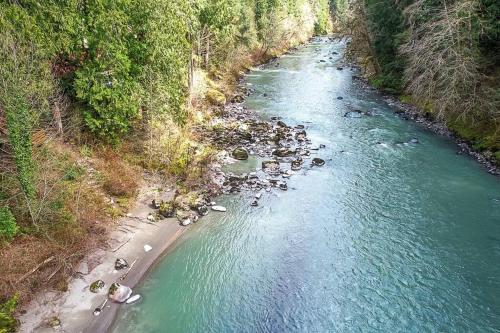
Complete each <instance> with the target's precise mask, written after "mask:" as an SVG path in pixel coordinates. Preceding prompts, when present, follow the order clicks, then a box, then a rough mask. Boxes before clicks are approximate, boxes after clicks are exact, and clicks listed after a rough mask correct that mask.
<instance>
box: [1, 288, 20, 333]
mask: <svg viewBox="0 0 500 333" xmlns="http://www.w3.org/2000/svg"><path fill="white" fill-rule="evenodd" d="M17 301H18V296H17V295H15V296H13V297H11V298H10V299H8V300H7V301H6V302H5V303H3V304H0V333H12V332H15V331H16V328H17V325H18V323H17V320H16V318H14V311H15V310H16V307H17Z"/></svg>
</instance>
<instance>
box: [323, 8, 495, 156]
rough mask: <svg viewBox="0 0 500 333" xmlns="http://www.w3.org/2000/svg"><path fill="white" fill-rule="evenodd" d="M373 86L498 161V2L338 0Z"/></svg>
mask: <svg viewBox="0 0 500 333" xmlns="http://www.w3.org/2000/svg"><path fill="white" fill-rule="evenodd" d="M332 6H333V10H334V12H335V14H334V16H335V21H336V24H337V27H338V28H339V29H340V30H341V31H343V32H347V33H348V34H350V35H351V36H352V43H351V45H350V55H351V57H352V58H353V59H354V60H356V61H357V62H358V63H359V64H362V65H363V68H364V71H365V74H366V76H367V77H368V78H369V79H370V81H371V83H372V84H373V85H374V86H376V87H379V88H382V89H385V90H386V91H388V92H391V93H395V94H398V95H400V96H401V99H402V101H404V102H410V103H412V104H416V105H417V106H419V107H420V108H421V109H422V110H423V112H425V113H426V114H427V116H428V117H431V118H434V119H438V120H441V121H444V122H445V123H446V125H447V126H448V127H449V128H450V129H452V130H453V131H455V132H456V133H457V135H458V136H459V137H462V138H465V139H467V140H469V141H470V142H471V143H472V145H473V147H474V148H475V149H477V150H479V151H483V152H484V153H485V154H486V155H487V156H490V157H492V158H495V157H496V160H497V163H500V125H499V121H500V83H499V82H500V72H499V71H498V68H499V65H500V38H499V37H500V26H499V21H498V17H499V15H500V6H499V5H498V3H497V2H495V1H491V0H454V1H441V0H406V1H393V0H382V1H378V0H377V1H372V0H351V1H345V0H336V1H335V2H334V3H333V4H332Z"/></svg>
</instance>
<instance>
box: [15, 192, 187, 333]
mask: <svg viewBox="0 0 500 333" xmlns="http://www.w3.org/2000/svg"><path fill="white" fill-rule="evenodd" d="M141 192H142V194H141V195H140V196H139V199H138V200H137V202H136V206H135V207H134V208H133V209H132V210H131V211H130V215H131V216H130V217H127V218H122V219H120V220H119V221H118V222H117V225H116V227H115V228H114V231H112V232H111V233H110V236H109V247H108V248H107V249H106V250H97V251H96V252H94V253H91V254H90V255H88V256H87V257H86V259H84V260H83V261H82V262H81V263H80V265H79V267H78V269H77V270H76V271H77V272H79V273H78V277H75V278H73V279H71V281H69V285H68V291H67V292H52V291H48V292H43V293H41V294H40V295H37V296H36V297H35V299H34V300H33V301H32V302H31V303H30V304H29V305H28V306H27V307H26V308H24V309H23V310H24V311H23V312H24V314H23V315H21V316H20V318H19V320H20V323H21V326H20V330H19V331H20V332H68V333H78V332H89V333H90V332H92V333H99V332H107V331H108V329H109V328H110V326H111V325H112V324H113V321H114V319H115V318H116V314H117V311H118V309H119V307H121V306H133V305H120V304H114V303H110V302H108V304H107V306H106V307H105V309H104V310H103V311H102V312H101V314H100V315H99V316H94V315H93V311H94V309H95V308H96V307H98V306H100V305H101V304H102V302H103V301H104V300H105V299H106V297H107V290H108V288H109V286H110V284H111V283H113V282H115V281H118V279H119V277H120V276H121V275H122V274H124V273H125V272H126V269H124V270H120V271H116V270H115V269H114V263H115V260H116V259H117V258H124V259H125V260H127V261H128V263H129V264H131V263H132V262H133V261H134V260H135V259H137V261H136V263H135V265H134V266H133V268H132V270H131V271H130V273H129V274H128V275H127V277H126V278H125V279H124V280H123V281H120V283H121V284H123V285H126V286H129V287H131V288H133V287H134V286H136V285H137V283H139V282H140V280H141V278H142V277H143V276H144V275H145V274H146V272H147V271H148V269H150V268H151V267H152V266H153V265H154V263H155V261H156V260H157V259H158V258H160V257H161V256H162V254H164V253H165V252H166V251H167V250H168V249H169V247H171V246H172V244H173V243H174V242H175V240H176V239H178V238H179V236H180V235H181V234H182V233H183V232H184V231H185V230H187V229H188V228H186V227H182V226H180V225H179V223H178V222H177V220H176V219H165V220H162V221H159V222H156V223H148V222H147V219H146V217H147V216H148V214H149V213H150V212H151V211H152V209H151V207H150V206H149V205H150V203H151V200H152V199H153V198H154V197H155V196H157V195H158V192H157V191H156V189H155V188H152V187H151V188H146V189H143V191H141ZM162 196H167V197H168V196H173V193H170V192H166V193H163V194H162ZM146 244H148V245H150V246H151V247H152V248H153V249H152V250H150V251H149V252H146V251H145V250H144V245H146ZM99 279H101V280H103V281H104V282H105V283H106V285H105V287H104V288H103V289H102V290H101V292H100V293H97V294H95V293H92V292H91V291H90V290H89V286H90V284H91V283H92V282H94V281H96V280H99ZM51 318H57V319H58V320H59V322H60V324H59V325H54V323H57V320H51ZM49 322H52V326H51V324H49Z"/></svg>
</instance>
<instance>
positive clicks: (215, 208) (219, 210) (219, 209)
mask: <svg viewBox="0 0 500 333" xmlns="http://www.w3.org/2000/svg"><path fill="white" fill-rule="evenodd" d="M212 210H214V211H216V212H225V211H227V209H226V207H222V206H212Z"/></svg>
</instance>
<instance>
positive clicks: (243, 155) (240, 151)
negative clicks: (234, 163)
mask: <svg viewBox="0 0 500 333" xmlns="http://www.w3.org/2000/svg"><path fill="white" fill-rule="evenodd" d="M233 157H234V158H235V159H237V160H241V161H243V160H247V159H248V151H247V150H246V149H245V148H243V147H238V148H236V149H235V150H233Z"/></svg>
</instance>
